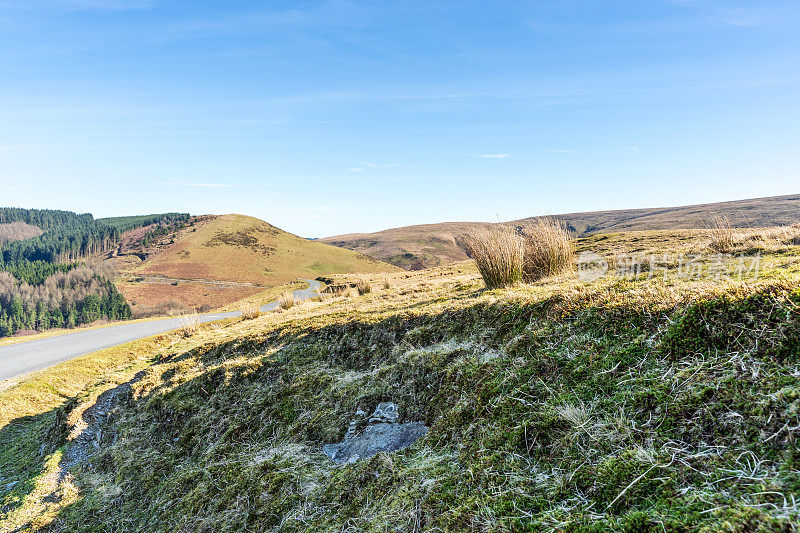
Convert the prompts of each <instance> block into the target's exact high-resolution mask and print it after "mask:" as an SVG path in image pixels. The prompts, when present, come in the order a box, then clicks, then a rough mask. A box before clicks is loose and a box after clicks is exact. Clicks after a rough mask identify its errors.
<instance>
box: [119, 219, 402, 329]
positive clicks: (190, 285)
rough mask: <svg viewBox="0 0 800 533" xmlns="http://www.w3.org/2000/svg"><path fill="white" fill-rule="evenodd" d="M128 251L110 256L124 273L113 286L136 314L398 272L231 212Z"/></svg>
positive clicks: (216, 304) (205, 306) (136, 236)
mask: <svg viewBox="0 0 800 533" xmlns="http://www.w3.org/2000/svg"><path fill="white" fill-rule="evenodd" d="M136 231H137V232H138V233H136V234H132V235H133V237H134V240H135V239H139V240H141V239H143V238H144V236H145V235H146V234H147V228H141V229H139V230H136ZM123 237H126V236H125V235H124V236H123ZM123 240H124V239H123ZM128 248H130V249H131V250H132V251H129V252H127V253H119V254H117V256H116V257H114V258H113V259H112V260H113V261H114V262H115V265H116V267H117V268H119V269H120V270H121V271H122V272H123V278H124V280H125V281H123V282H121V283H120V290H121V291H122V292H123V294H124V295H125V296H126V298H127V299H128V301H130V302H131V303H132V306H133V309H134V313H136V314H157V313H160V312H163V311H165V310H167V311H168V310H170V309H169V308H172V309H173V310H175V311H180V310H182V308H187V307H188V308H198V309H211V308H216V307H219V306H222V305H226V304H230V303H232V302H234V301H237V300H240V299H242V298H245V297H248V296H252V295H254V294H257V293H259V292H261V291H263V290H264V289H265V288H269V287H276V286H280V285H284V284H288V283H292V282H295V281H296V280H297V278H298V277H305V278H315V277H317V276H319V275H321V274H342V273H358V272H363V273H378V272H392V271H396V270H398V269H397V267H395V266H392V265H390V264H388V263H384V262H381V261H379V260H376V259H373V258H372V257H369V256H366V255H362V254H360V253H357V252H353V251H350V250H346V249H342V248H337V247H335V246H330V245H327V244H323V243H320V242H318V241H311V240H308V239H304V238H302V237H298V236H296V235H293V234H291V233H287V232H285V231H283V230H281V229H279V228H276V227H274V226H272V225H270V224H268V223H267V222H264V221H263V220H259V219H257V218H252V217H248V216H244V215H236V214H231V215H222V216H203V217H197V218H195V219H193V221H192V222H191V224H189V225H186V226H183V227H180V228H177V229H176V230H174V231H173V230H170V231H169V232H166V234H164V235H162V236H160V237H159V240H158V242H156V243H155V244H154V245H153V244H151V245H149V246H147V247H144V248H140V249H138V250H137V249H136V247H135V246H131V245H130V244H128ZM165 307H166V308H167V309H165ZM137 311H138V312H137Z"/></svg>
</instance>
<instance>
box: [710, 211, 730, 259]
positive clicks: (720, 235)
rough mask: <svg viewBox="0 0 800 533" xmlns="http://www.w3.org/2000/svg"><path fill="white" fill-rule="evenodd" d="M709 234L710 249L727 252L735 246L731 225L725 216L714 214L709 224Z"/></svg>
mask: <svg viewBox="0 0 800 533" xmlns="http://www.w3.org/2000/svg"><path fill="white" fill-rule="evenodd" d="M709 229H710V233H711V244H710V246H711V249H712V250H715V251H717V252H729V251H731V250H733V248H734V247H735V246H736V238H735V235H734V232H733V225H732V224H731V221H730V219H729V218H728V217H726V216H725V215H720V214H716V213H715V214H714V215H712V217H711V221H710V224H709Z"/></svg>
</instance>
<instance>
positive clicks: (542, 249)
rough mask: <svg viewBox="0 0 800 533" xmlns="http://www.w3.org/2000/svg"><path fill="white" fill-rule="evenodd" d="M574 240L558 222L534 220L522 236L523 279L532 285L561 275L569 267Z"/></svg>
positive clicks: (563, 225) (564, 226)
mask: <svg viewBox="0 0 800 533" xmlns="http://www.w3.org/2000/svg"><path fill="white" fill-rule="evenodd" d="M572 251H573V240H572V236H571V235H570V232H569V230H568V229H567V226H566V224H564V222H563V221H561V220H556V219H542V220H537V221H536V222H535V223H534V225H533V226H532V227H531V228H530V229H528V230H527V231H526V234H525V258H524V261H523V266H522V279H523V281H526V282H533V281H537V280H540V279H542V278H546V277H548V276H553V275H556V274H560V273H561V272H564V271H565V270H567V269H568V268H569V267H570V266H571V265H572Z"/></svg>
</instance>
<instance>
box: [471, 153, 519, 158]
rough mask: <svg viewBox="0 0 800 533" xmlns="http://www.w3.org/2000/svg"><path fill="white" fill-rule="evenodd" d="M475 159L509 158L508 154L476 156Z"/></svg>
mask: <svg viewBox="0 0 800 533" xmlns="http://www.w3.org/2000/svg"><path fill="white" fill-rule="evenodd" d="M476 157H482V158H483V159H505V158H507V157H511V156H510V155H508V154H478V155H477V156H476Z"/></svg>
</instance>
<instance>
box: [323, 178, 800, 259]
mask: <svg viewBox="0 0 800 533" xmlns="http://www.w3.org/2000/svg"><path fill="white" fill-rule="evenodd" d="M713 214H720V215H724V216H727V217H728V218H729V219H730V221H731V223H732V224H734V225H735V226H737V227H753V228H757V227H768V226H782V225H789V224H794V223H797V222H798V221H800V194H793V195H788V196H774V197H769V198H754V199H748V200H737V201H732V202H720V203H713V204H700V205H690V206H682V207H665V208H650V209H625V210H618V211H594V212H587V213H567V214H563V215H555V216H556V218H559V219H562V220H564V221H565V222H566V223H567V224H568V225H569V226H570V227H571V228H572V229H573V230H574V231H575V233H576V234H577V235H578V236H580V237H584V236H589V235H594V234H597V233H615V232H622V231H625V232H628V231H643V230H662V229H700V228H705V227H708V221H709V219H710V217H711V216H712V215H713ZM538 218H540V217H530V218H524V219H520V220H514V221H510V222H508V224H513V225H515V226H517V227H519V228H520V229H522V230H523V231H524V229H525V228H526V227H527V226H530V225H531V224H533V222H534V221H536V220H537V219H538ZM492 225H494V224H492V223H487V222H442V223H440V224H424V225H419V226H407V227H402V228H393V229H388V230H384V231H379V232H375V233H352V234H348V235H339V236H335V237H326V238H324V239H320V241H321V242H324V243H327V244H332V245H334V246H339V247H341V248H347V249H349V250H354V251H357V252H360V253H362V254H366V255H369V256H372V257H374V258H376V259H380V260H382V261H386V262H388V263H391V264H393V265H397V266H399V267H401V268H405V269H408V270H418V269H420V268H428V267H432V266H437V265H440V264H446V263H451V262H454V261H462V260H464V259H466V258H467V256H466V254H465V252H464V250H463V249H461V248H460V247H459V245H458V244H457V237H458V236H460V235H463V234H465V233H468V232H469V231H471V230H473V229H476V228H481V227H490V226H492Z"/></svg>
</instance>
